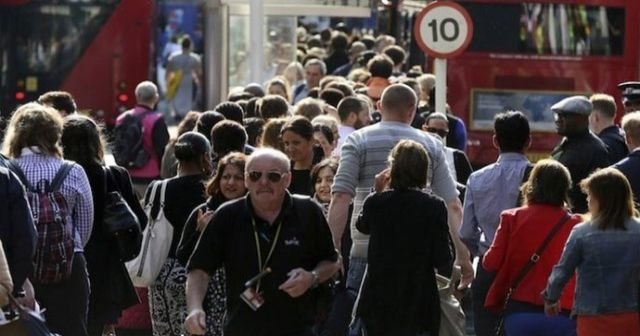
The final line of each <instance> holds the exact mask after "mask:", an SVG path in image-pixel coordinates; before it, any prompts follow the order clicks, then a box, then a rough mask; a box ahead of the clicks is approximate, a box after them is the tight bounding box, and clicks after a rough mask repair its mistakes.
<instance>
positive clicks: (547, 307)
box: [544, 300, 560, 316]
mask: <svg viewBox="0 0 640 336" xmlns="http://www.w3.org/2000/svg"><path fill="white" fill-rule="evenodd" d="M558 313H560V305H558V302H549V301H547V300H545V301H544V314H545V315H547V316H556V315H558Z"/></svg>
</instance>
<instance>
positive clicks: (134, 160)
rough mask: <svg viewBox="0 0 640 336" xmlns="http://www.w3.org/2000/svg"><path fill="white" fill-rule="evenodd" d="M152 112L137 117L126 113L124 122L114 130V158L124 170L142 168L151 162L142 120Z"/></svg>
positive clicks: (128, 112) (130, 112)
mask: <svg viewBox="0 0 640 336" xmlns="http://www.w3.org/2000/svg"><path fill="white" fill-rule="evenodd" d="M151 112H152V111H146V112H144V113H142V114H139V115H136V114H134V113H133V111H127V112H125V113H126V114H125V116H124V118H123V119H122V122H121V123H120V124H118V125H117V126H116V127H115V128H114V130H113V157H114V158H115V160H116V163H117V164H118V165H119V166H121V167H124V168H127V169H129V168H141V167H144V165H146V164H147V162H149V153H147V151H145V149H144V146H143V143H142V140H143V126H142V120H143V119H144V118H145V117H146V116H147V114H149V113H151Z"/></svg>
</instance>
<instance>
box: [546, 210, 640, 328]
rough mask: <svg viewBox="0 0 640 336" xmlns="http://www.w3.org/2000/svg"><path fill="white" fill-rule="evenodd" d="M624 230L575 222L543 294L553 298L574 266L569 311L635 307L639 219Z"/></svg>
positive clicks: (616, 310)
mask: <svg viewBox="0 0 640 336" xmlns="http://www.w3.org/2000/svg"><path fill="white" fill-rule="evenodd" d="M626 227H627V229H626V230H613V229H608V230H600V229H598V228H597V227H596V226H595V225H593V224H592V223H591V222H584V223H581V224H578V225H576V226H575V227H574V228H573V230H572V231H571V235H570V236H569V239H568V240H567V243H566V245H565V248H564V251H563V252H562V256H561V257H560V261H559V262H558V264H557V265H556V266H555V267H554V268H553V271H552V272H551V275H550V276H549V282H548V284H547V288H546V289H545V290H544V292H543V295H544V297H545V299H546V300H547V301H550V302H556V301H558V298H559V297H560V293H561V292H562V288H563V287H564V286H565V284H566V283H567V281H569V279H570V278H571V275H572V274H573V272H574V270H576V269H577V283H576V293H575V299H574V303H573V313H574V314H577V315H594V314H606V313H623V312H635V311H638V282H639V279H640V278H639V277H640V222H639V221H638V220H637V219H634V218H630V219H628V220H627V222H626Z"/></svg>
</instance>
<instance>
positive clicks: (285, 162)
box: [245, 148, 291, 173]
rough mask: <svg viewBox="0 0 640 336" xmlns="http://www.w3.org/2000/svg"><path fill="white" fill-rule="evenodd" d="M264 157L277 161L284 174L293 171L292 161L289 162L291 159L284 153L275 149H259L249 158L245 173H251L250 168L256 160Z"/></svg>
mask: <svg viewBox="0 0 640 336" xmlns="http://www.w3.org/2000/svg"><path fill="white" fill-rule="evenodd" d="M263 157H266V158H269V159H273V160H275V161H277V162H278V166H280V169H283V170H284V172H287V173H288V172H290V171H291V161H289V158H288V157H287V155H285V154H284V153H283V152H281V151H279V150H277V149H273V148H258V149H256V150H255V151H254V152H253V153H251V155H249V157H248V158H247V164H246V165H245V172H249V167H251V164H252V163H253V161H254V160H255V159H258V158H263Z"/></svg>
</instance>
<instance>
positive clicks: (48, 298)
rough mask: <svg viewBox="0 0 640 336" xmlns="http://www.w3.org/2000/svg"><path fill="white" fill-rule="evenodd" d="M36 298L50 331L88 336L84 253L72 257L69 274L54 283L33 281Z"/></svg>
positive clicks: (87, 280)
mask: <svg viewBox="0 0 640 336" xmlns="http://www.w3.org/2000/svg"><path fill="white" fill-rule="evenodd" d="M33 288H34V290H35V295H36V300H37V301H38V303H40V306H41V307H42V308H46V311H45V312H44V317H45V319H46V321H47V326H48V327H49V330H51V332H53V333H58V334H60V335H64V336H87V311H88V309H89V278H88V276H87V263H86V261H85V259H84V254H83V253H81V252H76V253H75V254H74V256H73V266H72V269H71V277H70V278H69V279H67V280H65V281H63V282H60V283H56V284H47V285H42V284H35V283H34V284H33Z"/></svg>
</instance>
